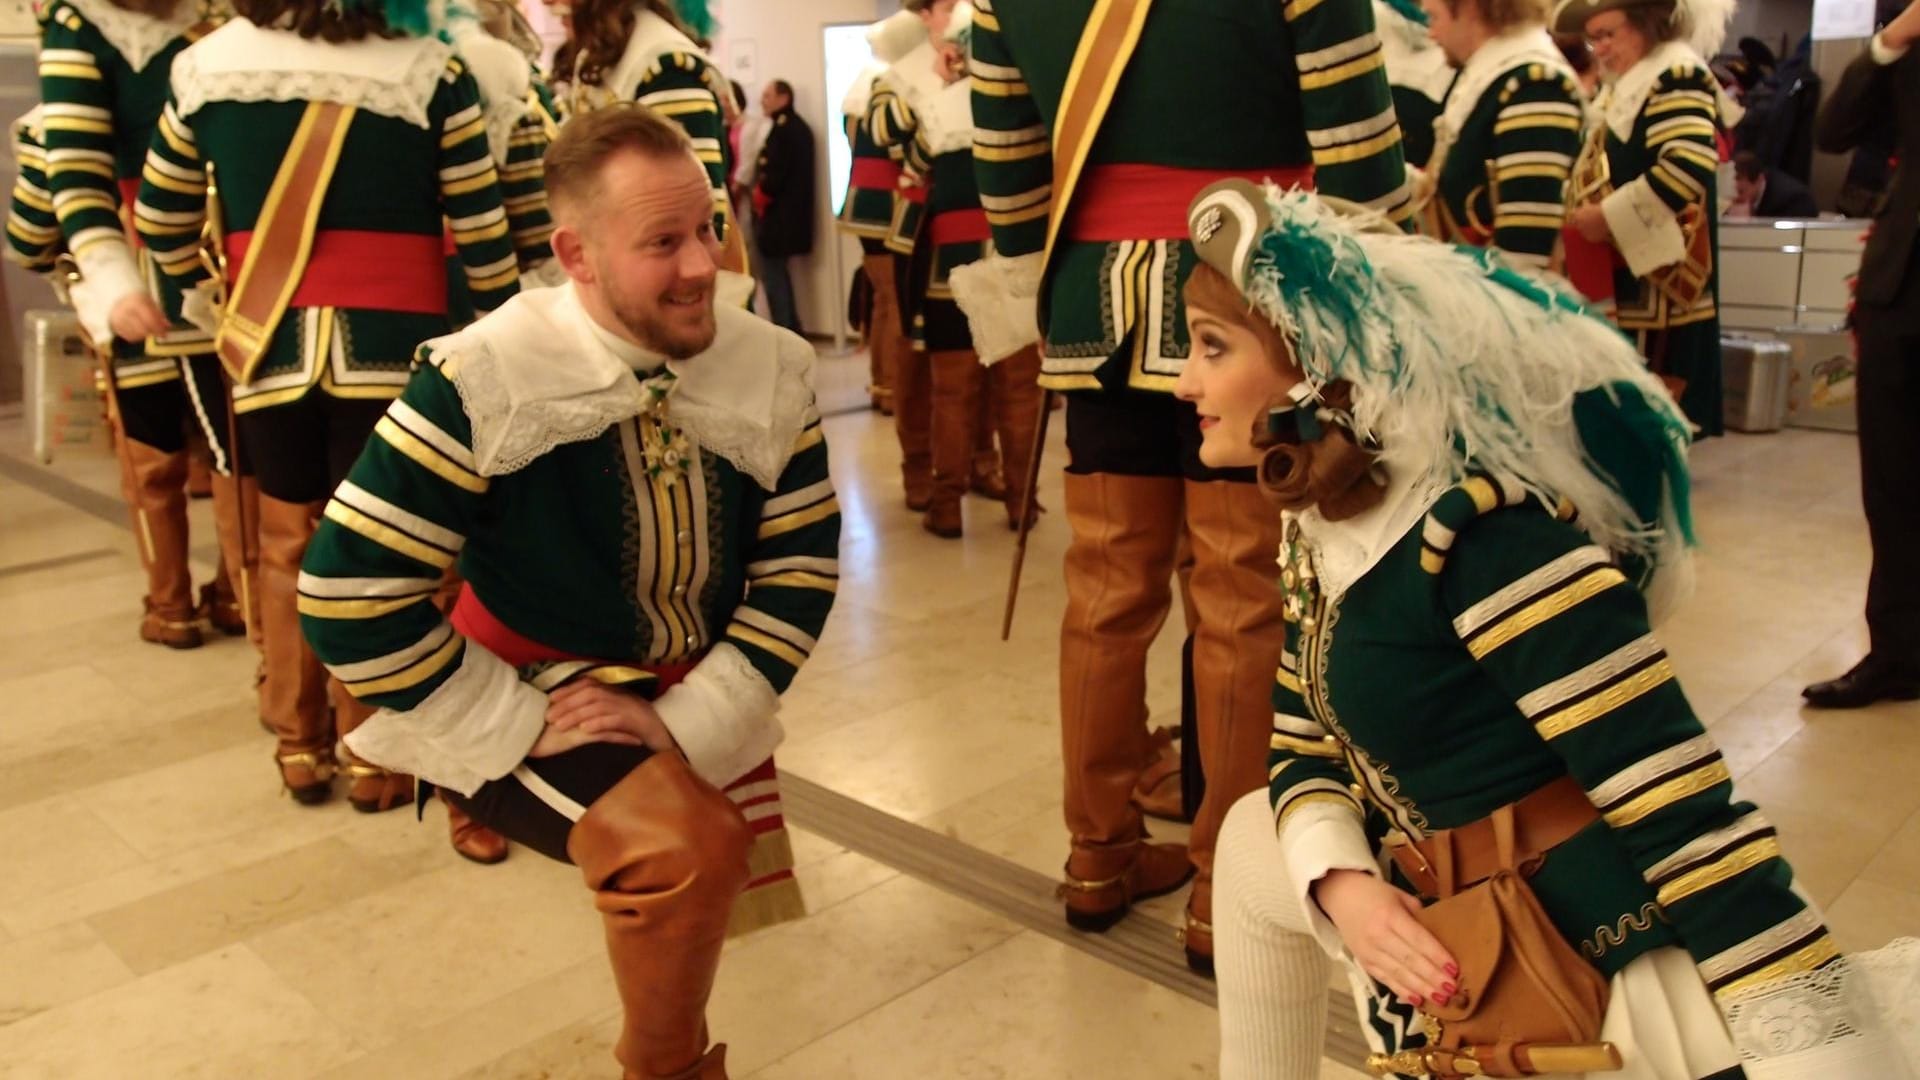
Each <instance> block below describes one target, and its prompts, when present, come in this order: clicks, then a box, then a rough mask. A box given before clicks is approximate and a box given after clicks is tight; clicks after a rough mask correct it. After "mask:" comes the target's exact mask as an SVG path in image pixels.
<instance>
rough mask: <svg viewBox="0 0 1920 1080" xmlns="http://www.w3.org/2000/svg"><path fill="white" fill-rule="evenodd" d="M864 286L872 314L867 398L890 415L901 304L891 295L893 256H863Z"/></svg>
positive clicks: (869, 336)
mask: <svg viewBox="0 0 1920 1080" xmlns="http://www.w3.org/2000/svg"><path fill="white" fill-rule="evenodd" d="M860 265H861V266H863V267H865V268H866V272H867V282H868V284H869V285H870V286H872V289H873V311H872V312H871V313H870V314H869V315H868V316H867V360H868V377H869V378H868V383H867V395H868V398H869V400H870V401H871V402H872V403H873V407H874V408H875V409H877V410H879V412H880V415H882V416H892V415H893V379H894V374H893V371H894V368H895V367H896V366H898V364H899V359H898V358H899V354H900V346H901V345H902V344H904V341H903V339H902V338H901V336H900V303H899V297H898V296H896V295H894V288H893V256H892V255H891V254H888V253H884V252H883V253H881V254H879V255H863V256H861V259H860Z"/></svg>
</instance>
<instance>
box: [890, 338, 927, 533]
mask: <svg viewBox="0 0 1920 1080" xmlns="http://www.w3.org/2000/svg"><path fill="white" fill-rule="evenodd" d="M893 430H894V433H895V434H896V435H898V436H899V439H900V483H901V486H902V487H903V488H905V490H906V496H907V509H909V510H912V511H915V512H916V513H917V512H919V511H922V510H925V509H926V508H927V504H928V503H930V502H931V501H932V500H933V367H932V363H931V361H930V360H929V359H928V357H927V354H926V353H923V352H918V351H915V350H913V349H911V348H909V349H906V350H905V351H903V352H902V353H901V354H900V359H899V363H898V364H896V365H895V366H894V369H893Z"/></svg>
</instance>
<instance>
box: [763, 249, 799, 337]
mask: <svg viewBox="0 0 1920 1080" xmlns="http://www.w3.org/2000/svg"><path fill="white" fill-rule="evenodd" d="M760 284H761V285H762V286H763V287H765V288H766V290H767V309H768V310H767V317H768V319H770V320H771V321H772V322H773V325H775V326H780V327H785V328H786V329H788V330H791V331H793V332H794V333H796V334H799V333H804V331H803V330H801V329H800V311H799V309H798V308H797V307H796V306H795V303H794V298H793V273H792V272H791V271H790V270H789V269H788V268H787V259H786V258H785V257H784V256H775V255H767V256H764V257H763V258H762V260H761V263H760Z"/></svg>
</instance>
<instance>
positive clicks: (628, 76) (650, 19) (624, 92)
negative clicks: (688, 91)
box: [606, 4, 713, 101]
mask: <svg viewBox="0 0 1920 1080" xmlns="http://www.w3.org/2000/svg"><path fill="white" fill-rule="evenodd" d="M668 53H686V54H687V55H689V56H697V57H699V58H700V59H702V60H706V61H707V62H708V63H709V64H711V63H712V62H713V61H712V60H711V59H709V58H708V56H707V54H706V53H705V52H704V51H702V50H701V48H700V46H699V45H698V44H697V43H696V42H695V41H694V40H693V39H692V38H690V37H688V36H687V35H685V34H683V33H681V32H680V31H679V29H678V28H676V27H675V26H674V25H673V24H672V23H670V22H668V21H667V20H665V19H663V18H661V17H660V16H659V15H657V14H655V13H653V12H651V11H648V10H647V7H646V5H645V4H637V5H635V10H634V13H633V33H632V34H630V35H629V36H628V37H627V48H626V51H625V52H623V53H621V54H620V62H619V63H618V64H615V65H614V66H613V71H612V72H611V73H610V74H609V75H608V76H607V79H606V87H607V89H608V90H610V91H612V92H613V94H614V95H615V97H616V99H617V100H619V101H632V100H633V97H634V94H635V93H636V92H637V91H638V90H639V89H640V84H641V83H642V82H644V81H646V78H647V75H648V73H649V72H651V71H652V70H653V69H654V68H655V67H657V66H658V65H659V63H660V58H661V57H663V56H666V55H667V54H668Z"/></svg>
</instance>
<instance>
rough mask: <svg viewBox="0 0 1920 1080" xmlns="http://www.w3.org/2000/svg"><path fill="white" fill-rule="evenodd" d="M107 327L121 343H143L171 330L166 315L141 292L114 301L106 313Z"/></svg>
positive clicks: (171, 325) (170, 323)
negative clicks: (110, 328)
mask: <svg viewBox="0 0 1920 1080" xmlns="http://www.w3.org/2000/svg"><path fill="white" fill-rule="evenodd" d="M107 325H108V326H111V327H113V336H114V337H117V338H119V339H120V340H122V341H145V340H146V339H147V338H150V337H155V336H158V335H160V334H164V333H166V332H167V331H168V330H171V329H173V323H172V322H170V321H169V320H168V319H167V313H166V312H164V311H161V310H160V305H159V304H156V303H154V301H153V297H151V296H148V295H147V294H146V293H143V292H130V293H128V294H127V295H125V296H123V297H121V298H120V299H118V300H115V301H114V302H113V310H112V311H109V312H108V313H107Z"/></svg>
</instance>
